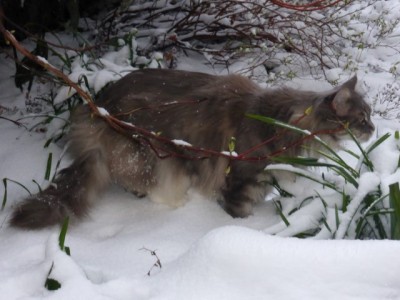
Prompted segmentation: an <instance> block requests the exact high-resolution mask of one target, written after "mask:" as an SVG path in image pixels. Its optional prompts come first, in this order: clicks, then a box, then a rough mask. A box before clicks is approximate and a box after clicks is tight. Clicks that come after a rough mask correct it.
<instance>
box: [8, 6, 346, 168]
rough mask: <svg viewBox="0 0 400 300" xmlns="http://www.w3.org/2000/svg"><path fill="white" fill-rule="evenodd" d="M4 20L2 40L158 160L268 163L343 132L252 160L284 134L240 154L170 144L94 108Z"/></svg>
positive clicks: (81, 90) (168, 140) (327, 132)
mask: <svg viewBox="0 0 400 300" xmlns="http://www.w3.org/2000/svg"><path fill="white" fill-rule="evenodd" d="M3 20H4V13H3V11H2V9H1V7H0V32H1V34H2V35H3V36H4V38H5V39H6V40H7V41H8V42H9V43H10V44H11V45H12V46H13V47H15V49H16V50H17V51H18V52H20V53H21V54H22V55H24V56H25V57H26V58H28V59H29V60H31V61H32V62H34V63H35V64H37V65H38V66H40V67H42V68H43V69H45V70H47V71H48V72H49V73H51V74H53V75H54V76H56V77H57V78H59V79H60V80H61V81H63V82H65V83H66V84H67V85H68V86H70V87H71V88H73V89H74V90H75V91H76V92H77V94H78V95H79V96H80V97H81V98H82V99H83V100H84V101H85V102H86V103H87V104H88V106H89V108H90V110H91V113H92V115H94V116H96V117H99V118H101V119H103V120H104V121H106V122H107V123H108V124H109V126H110V127H112V128H113V129H115V130H116V131H118V132H119V133H121V134H124V135H126V136H128V137H130V138H133V139H135V140H138V141H139V142H141V143H143V144H146V145H148V146H149V147H150V148H151V149H152V150H153V151H154V153H155V154H156V155H157V156H158V157H159V158H169V157H179V158H184V159H191V160H200V159H204V158H210V157H223V158H227V159H228V160H229V161H237V160H240V161H249V162H259V161H266V160H267V161H268V160H271V158H273V157H276V156H278V155H281V154H283V153H284V152H285V151H287V150H288V149H290V148H292V147H297V146H299V145H301V144H302V143H304V142H305V141H306V140H309V139H312V138H314V137H315V136H316V135H320V134H333V133H335V132H338V131H341V130H343V127H342V126H339V127H338V128H336V129H333V130H319V131H315V132H312V133H310V134H308V135H305V136H303V137H300V138H299V139H297V140H295V141H294V142H292V143H291V144H289V145H287V146H286V147H283V148H282V149H278V150H277V151H275V152H273V153H271V154H269V155H267V156H252V153H254V152H255V151H257V150H258V149H260V148H261V147H263V146H265V145H267V144H270V143H272V142H275V141H276V140H277V139H279V138H281V137H282V136H283V135H284V134H285V133H287V131H285V130H283V131H282V132H281V133H280V134H276V135H275V136H273V137H272V138H269V139H267V140H265V141H263V142H261V143H260V144H259V145H255V146H253V147H252V148H250V149H247V150H246V151H244V152H243V153H239V154H236V153H230V152H226V151H222V152H221V151H215V150H212V149H204V148H202V147H198V146H193V145H191V144H189V143H186V142H185V143H177V142H176V141H175V140H171V139H169V138H166V137H163V136H160V135H157V134H156V133H153V132H151V131H148V130H146V129H144V128H141V127H138V126H135V125H134V124H129V123H126V122H123V121H121V120H120V119H118V116H117V115H116V116H113V115H110V114H109V113H108V112H107V111H105V110H104V109H103V108H99V107H97V106H96V105H95V103H94V101H93V99H92V97H91V96H90V95H89V94H88V93H87V92H85V91H84V90H83V89H82V88H81V87H80V86H79V84H77V83H75V82H73V81H72V80H71V79H69V78H68V76H67V75H65V74H64V73H63V72H61V71H60V70H59V69H57V68H56V67H54V66H52V65H51V64H50V63H48V62H47V60H45V59H43V58H41V57H38V56H36V55H34V54H32V53H31V52H29V51H28V50H27V49H26V48H24V47H23V46H22V45H21V44H20V43H19V42H18V41H17V40H16V39H15V37H14V35H13V34H12V33H11V32H9V31H8V30H7V29H6V28H5V27H4V25H3ZM187 103H188V101H183V103H180V104H181V105H182V104H187ZM147 109H151V107H148V108H147ZM305 116H306V113H305V114H304V115H303V116H301V117H300V118H299V119H298V120H296V121H295V122H294V125H296V123H298V122H300V121H301V119H302V118H304V117H305Z"/></svg>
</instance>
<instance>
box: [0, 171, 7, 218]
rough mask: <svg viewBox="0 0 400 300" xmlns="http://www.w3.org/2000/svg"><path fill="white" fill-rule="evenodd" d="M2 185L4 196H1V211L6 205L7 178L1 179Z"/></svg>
mask: <svg viewBox="0 0 400 300" xmlns="http://www.w3.org/2000/svg"><path fill="white" fill-rule="evenodd" d="M3 185H4V194H3V202H2V203H1V210H4V208H5V207H6V203H7V178H3Z"/></svg>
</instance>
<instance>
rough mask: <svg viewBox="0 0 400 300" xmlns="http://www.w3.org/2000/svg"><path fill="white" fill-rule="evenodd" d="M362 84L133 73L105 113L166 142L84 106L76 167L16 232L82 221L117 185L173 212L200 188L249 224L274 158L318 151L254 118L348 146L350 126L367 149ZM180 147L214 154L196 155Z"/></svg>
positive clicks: (117, 87) (18, 217) (28, 203)
mask: <svg viewBox="0 0 400 300" xmlns="http://www.w3.org/2000/svg"><path fill="white" fill-rule="evenodd" d="M356 83H357V77H356V76H355V77H353V78H351V79H350V80H348V81H347V82H345V83H344V84H342V85H341V86H339V87H337V88H335V89H334V90H331V91H328V92H311V91H299V90H296V89H291V88H287V87H283V88H279V89H263V88H261V87H259V86H258V85H257V84H255V83H253V82H252V81H251V80H250V79H247V78H245V77H242V76H239V75H227V76H215V75H210V74H203V73H197V72H187V71H178V70H161V69H145V70H138V71H133V72H132V73H130V74H128V75H127V76H125V77H123V78H122V79H120V80H119V81H117V82H116V83H114V84H111V85H110V86H109V87H107V88H105V89H104V91H103V92H101V93H100V95H99V96H98V97H97V100H96V105H97V106H98V107H101V108H103V111H104V110H106V111H107V113H108V114H110V115H112V116H114V117H117V118H118V119H119V120H122V121H124V122H126V123H129V124H133V125H135V126H137V127H139V128H142V129H145V130H146V132H147V133H153V134H154V136H155V137H156V138H151V137H148V136H143V135H141V134H138V132H129V133H128V134H123V133H121V132H118V131H116V130H115V129H113V128H111V127H110V125H109V124H108V123H107V122H105V121H104V120H103V119H102V118H100V117H96V116H93V114H92V113H91V111H90V109H89V107H88V105H80V106H78V107H77V108H76V109H75V111H74V112H73V113H72V116H71V122H72V123H71V124H72V125H71V129H70V133H69V149H68V151H69V153H70V155H71V156H72V157H73V158H74V161H73V163H72V164H71V165H70V166H69V167H67V168H66V169H64V170H62V171H61V172H60V173H59V174H58V175H57V176H56V177H55V179H54V181H53V183H52V184H50V186H49V187H48V188H46V189H45V190H43V191H41V192H39V193H38V194H36V195H33V196H30V197H29V198H27V199H25V200H24V201H22V203H21V204H19V205H17V207H16V208H15V210H14V211H13V214H12V216H11V220H10V224H11V225H12V226H15V227H20V228H25V229H38V228H43V227H47V226H51V225H54V224H58V223H60V222H61V221H62V220H63V219H64V218H65V217H66V216H71V217H74V219H80V218H82V217H84V216H85V215H87V213H88V210H89V207H90V206H91V205H92V203H93V202H95V201H96V198H98V196H99V193H100V192H101V191H103V190H104V189H105V188H106V187H107V186H108V185H109V184H111V183H115V184H117V185H120V186H122V187H123V188H124V189H126V190H128V191H130V192H132V193H134V194H135V195H136V196H138V197H144V196H148V197H149V198H150V199H151V200H153V201H155V202H159V203H165V204H168V205H171V206H173V207H179V206H181V205H183V204H184V202H185V199H186V193H187V191H188V189H189V188H191V187H193V188H195V189H197V190H198V191H199V192H200V193H202V194H204V195H205V196H207V197H211V198H214V199H217V200H218V201H219V202H220V204H221V206H222V207H223V208H224V209H225V210H226V212H227V213H229V214H230V215H232V216H233V217H247V216H249V215H251V214H252V209H253V205H254V204H255V203H257V202H259V201H262V200H264V199H265V197H266V195H267V193H268V192H269V190H270V185H269V184H268V180H269V177H268V175H267V174H265V172H263V170H264V168H265V167H266V166H267V165H268V164H270V163H271V159H268V158H269V157H268V155H275V156H278V155H281V156H296V155H299V154H301V153H303V150H302V149H304V146H306V148H307V149H308V151H312V149H314V148H315V145H313V142H312V139H304V138H303V139H302V137H304V136H302V135H300V134H298V133H295V132H294V131H291V130H287V129H283V128H279V127H277V126H274V125H271V124H267V123H263V122H260V121H259V120H255V119H253V118H250V117H248V116H247V114H256V115H262V116H266V117H270V118H274V119H276V120H279V121H282V122H285V123H289V124H294V125H295V126H297V127H300V128H303V129H307V130H309V131H310V132H318V133H320V135H319V136H320V137H321V138H322V139H323V140H324V141H326V142H327V143H328V144H330V145H331V146H333V147H337V146H338V144H339V143H340V141H341V140H343V139H345V138H348V133H347V131H346V130H345V129H344V127H346V126H347V127H348V128H349V129H350V130H351V131H352V133H353V134H354V135H355V136H356V137H357V138H358V139H359V140H361V141H365V140H368V139H369V138H370V136H371V135H372V133H373V131H374V125H373V123H372V122H371V119H370V114H371V109H370V107H369V105H368V104H367V103H366V102H365V101H364V100H363V98H362V96H361V95H360V94H359V93H357V92H356V91H355V86H356ZM157 137H159V138H160V139H161V138H167V139H168V141H174V142H175V143H176V144H177V145H176V146H174V144H173V143H171V142H170V143H164V142H163V141H162V140H160V139H157ZM179 144H185V145H188V144H190V145H193V147H197V148H200V149H205V150H204V151H203V152H202V151H191V150H190V149H183V147H180V146H179ZM250 149H252V150H250ZM207 150H210V151H211V150H212V151H214V155H209V152H207ZM246 152H247V155H246V156H245V159H229V157H228V156H227V155H226V153H228V154H232V158H234V155H236V154H237V155H240V154H243V153H246ZM215 153H217V154H218V153H225V155H222V154H221V155H215ZM166 154H169V156H168V155H167V156H168V157H166V158H160V156H162V155H166ZM242 158H243V156H242Z"/></svg>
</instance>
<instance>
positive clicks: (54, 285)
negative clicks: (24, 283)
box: [44, 278, 61, 291]
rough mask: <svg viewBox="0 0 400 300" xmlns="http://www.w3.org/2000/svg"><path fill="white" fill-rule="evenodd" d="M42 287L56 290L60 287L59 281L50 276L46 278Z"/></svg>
mask: <svg viewBox="0 0 400 300" xmlns="http://www.w3.org/2000/svg"><path fill="white" fill-rule="evenodd" d="M44 287H45V288H46V289H48V290H49V291H56V290H58V289H60V288H61V283H59V282H58V281H57V280H55V279H52V278H47V279H46V282H45V284H44Z"/></svg>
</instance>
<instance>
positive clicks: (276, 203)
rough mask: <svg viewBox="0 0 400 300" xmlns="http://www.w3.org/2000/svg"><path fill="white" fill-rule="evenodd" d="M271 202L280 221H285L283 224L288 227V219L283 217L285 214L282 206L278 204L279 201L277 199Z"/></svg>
mask: <svg viewBox="0 0 400 300" xmlns="http://www.w3.org/2000/svg"><path fill="white" fill-rule="evenodd" d="M273 202H274V204H275V207H276V209H277V210H278V213H279V216H280V217H281V219H282V221H283V222H284V223H285V225H286V226H287V227H289V226H290V223H289V221H288V219H287V218H286V217H285V215H284V214H283V211H282V207H281V206H280V205H279V203H278V202H277V201H275V200H273Z"/></svg>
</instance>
